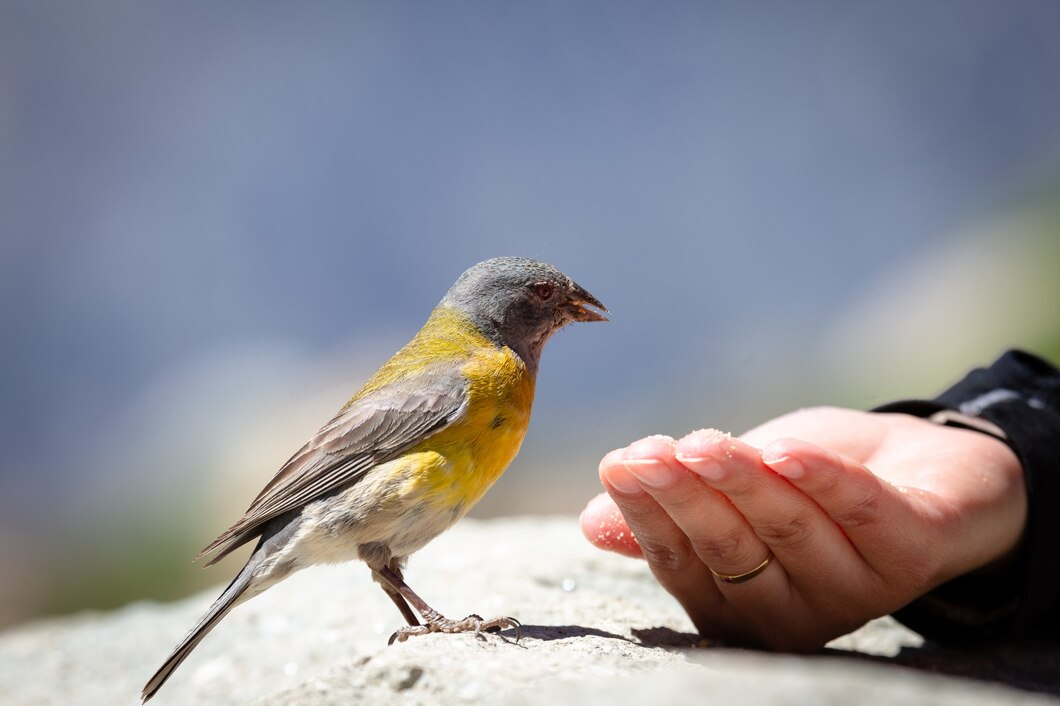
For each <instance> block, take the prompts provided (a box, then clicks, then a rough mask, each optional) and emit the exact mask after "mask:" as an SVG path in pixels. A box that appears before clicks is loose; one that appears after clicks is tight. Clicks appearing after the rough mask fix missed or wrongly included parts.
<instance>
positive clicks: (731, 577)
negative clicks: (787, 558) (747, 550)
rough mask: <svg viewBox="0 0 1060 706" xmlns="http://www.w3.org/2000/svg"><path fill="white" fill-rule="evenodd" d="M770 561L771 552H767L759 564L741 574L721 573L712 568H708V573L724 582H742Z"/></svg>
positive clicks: (761, 569)
mask: <svg viewBox="0 0 1060 706" xmlns="http://www.w3.org/2000/svg"><path fill="white" fill-rule="evenodd" d="M771 561H773V552H769V554H768V555H766V558H765V559H763V560H762V563H761V564H759V565H758V566H756V567H755V568H753V569H751V570H750V571H745V572H743V573H742V574H722V573H719V572H717V571H715V570H714V569H710V573H712V574H714V576H715V578H717V579H718V580H719V581H723V582H724V583H743V582H744V581H750V580H751V579H753V578H754V577H755V576H758V575H759V574H760V573H762V572H763V571H765V570H766V567H767V566H769V562H771ZM707 568H708V569H709V568H710V567H709V566H708V567H707Z"/></svg>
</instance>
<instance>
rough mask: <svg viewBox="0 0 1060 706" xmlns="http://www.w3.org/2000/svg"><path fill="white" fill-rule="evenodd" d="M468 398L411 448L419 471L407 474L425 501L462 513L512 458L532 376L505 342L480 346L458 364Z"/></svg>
mask: <svg viewBox="0 0 1060 706" xmlns="http://www.w3.org/2000/svg"><path fill="white" fill-rule="evenodd" d="M464 374H465V376H466V378H467V380H468V393H467V394H468V401H467V408H466V412H465V414H464V415H463V416H462V418H461V419H459V420H458V421H456V422H455V423H453V424H451V425H450V426H448V427H446V428H445V429H444V430H442V431H441V432H439V433H437V434H435V435H433V436H431V437H430V438H429V439H427V440H425V441H424V442H422V443H421V444H419V445H418V446H416V447H415V448H413V449H411V453H412V454H413V455H414V456H416V457H418V458H417V459H416V463H417V465H419V466H420V468H421V472H420V473H415V474H413V476H412V478H411V480H412V483H413V484H414V485H416V486H417V489H418V490H421V491H425V492H426V500H427V501H428V503H429V504H432V505H434V504H439V505H442V506H444V507H445V508H448V509H450V510H453V509H458V512H457V514H458V515H462V514H463V513H464V512H466V511H467V510H469V509H470V508H471V506H472V505H474V504H475V503H477V502H478V501H479V500H480V499H481V498H482V496H483V495H484V494H485V493H486V491H487V490H489V489H490V487H491V486H492V485H493V483H494V482H496V480H497V479H498V478H500V476H501V474H502V473H504V470H505V469H506V468H507V467H508V464H510V463H511V462H512V459H514V458H515V455H516V454H517V453H518V452H519V447H520V446H521V445H522V443H523V437H524V436H525V435H526V429H527V426H528V425H529V424H530V409H531V406H532V404H533V399H534V381H533V378H532V376H531V375H530V373H529V371H527V369H526V366H525V365H524V364H523V361H522V360H520V359H519V357H518V356H516V355H515V353H514V352H512V350H511V349H509V348H504V349H497V348H495V347H492V346H491V347H486V348H481V349H479V350H477V351H475V353H474V354H473V355H472V356H471V359H470V360H469V361H468V362H467V363H466V364H465V366H464Z"/></svg>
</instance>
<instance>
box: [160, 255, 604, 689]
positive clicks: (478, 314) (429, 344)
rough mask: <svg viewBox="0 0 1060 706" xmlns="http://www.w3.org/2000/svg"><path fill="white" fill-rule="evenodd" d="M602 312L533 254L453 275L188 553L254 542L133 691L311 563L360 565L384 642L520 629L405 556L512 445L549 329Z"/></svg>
mask: <svg viewBox="0 0 1060 706" xmlns="http://www.w3.org/2000/svg"><path fill="white" fill-rule="evenodd" d="M609 313H610V312H608V311H607V309H606V308H605V307H604V306H603V304H601V303H600V302H599V301H598V300H597V299H596V298H595V297H593V296H592V295H591V294H589V293H588V292H587V291H586V290H585V289H583V288H582V287H580V286H579V285H578V284H576V283H575V282H574V281H573V280H572V279H571V278H569V277H568V276H566V275H565V274H563V273H562V272H560V271H559V270H558V269H556V268H555V267H553V266H552V265H549V264H546V263H544V262H540V261H537V260H532V259H528V258H521V257H499V258H493V259H489V260H485V261H483V262H480V263H478V264H476V265H474V266H472V267H471V268H469V269H468V270H466V271H465V272H464V273H463V274H461V275H460V276H459V278H457V280H456V282H455V283H454V284H453V286H452V287H451V288H450V289H449V291H448V292H447V293H446V294H445V296H444V297H443V298H442V300H441V301H440V302H439V303H438V305H437V306H436V307H435V308H434V310H433V311H432V312H431V314H430V316H429V317H428V319H427V322H426V323H425V324H424V325H423V327H422V328H421V329H420V330H419V332H417V333H416V335H415V336H414V337H413V338H412V339H411V340H410V341H409V342H408V343H407V344H406V345H405V346H404V347H403V348H401V349H400V350H399V351H398V352H397V353H395V354H394V355H393V356H392V357H391V358H390V359H389V360H388V361H386V363H384V364H383V366H382V367H381V368H379V370H378V371H376V373H375V374H374V375H373V376H372V377H370V378H369V379H368V381H367V382H366V383H365V384H364V386H363V387H361V389H360V391H358V392H357V393H356V394H355V395H354V396H353V397H352V398H351V399H350V400H349V401H348V402H347V403H346V404H345V405H344V406H343V407H342V408H341V409H340V410H339V412H338V413H337V414H336V415H335V416H334V417H333V418H332V419H331V420H330V421H329V422H328V423H327V424H325V425H324V426H323V427H321V429H320V430H319V431H318V432H317V433H316V434H314V435H313V436H312V437H311V438H310V439H309V441H308V442H306V444H305V445H304V446H302V447H301V448H300V449H299V450H298V451H297V452H296V453H295V454H294V455H293V456H291V458H290V459H289V460H288V461H287V462H286V463H285V464H283V466H282V467H281V468H280V469H279V471H277V472H276V474H275V476H274V477H273V478H272V479H271V480H270V481H269V482H268V483H267V484H266V485H265V487H264V488H263V489H262V490H261V492H260V493H259V494H258V496H257V497H256V498H254V500H253V502H252V503H251V504H250V507H249V508H248V509H247V511H246V512H245V513H244V514H243V516H242V517H241V518H240V519H239V520H238V521H237V522H236V523H235V524H233V525H232V526H231V527H230V528H229V529H227V530H226V531H225V532H223V533H222V534H221V535H220V536H219V537H217V539H215V540H214V541H213V542H211V543H210V544H209V545H208V546H207V547H206V548H205V549H203V550H202V551H201V552H200V553H199V555H198V556H196V560H199V559H202V558H205V557H210V558H209V560H208V561H207V562H206V564H205V566H210V565H211V564H214V563H216V562H217V561H218V560H220V559H221V558H223V557H225V556H227V555H228V554H229V553H230V552H231V551H233V550H234V549H236V548H237V547H240V546H242V545H244V544H246V543H248V542H251V541H254V540H256V542H257V543H256V545H255V548H254V551H253V552H252V553H251V554H250V557H249V559H248V560H247V562H246V564H245V565H244V566H243V568H242V569H241V570H240V571H239V573H238V574H237V575H236V576H235V578H234V579H232V582H231V583H230V584H228V587H227V588H226V589H225V590H224V591H222V592H221V595H220V596H218V598H217V599H216V600H215V601H214V603H213V604H212V605H211V606H210V607H209V609H208V610H207V611H206V613H205V614H204V615H203V616H202V617H201V618H200V619H199V621H198V622H197V623H196V624H195V625H194V627H192V629H191V630H190V631H189V632H188V634H187V635H186V636H185V637H184V639H183V640H181V641H180V643H178V644H177V646H176V647H175V648H174V649H173V651H172V652H171V653H170V655H169V657H167V658H166V660H165V662H163V664H162V666H161V667H159V669H158V671H156V672H155V674H154V675H153V676H152V677H151V678H150V679H149V680H148V682H147V684H146V685H145V686H144V688H143V691H142V693H141V699H142V701H143V702H146V701H147V700H148V699H150V698H151V697H152V696H154V695H155V693H156V692H157V691H158V689H159V688H160V687H161V686H162V685H163V684H164V683H165V682H166V680H167V679H168V678H169V677H170V675H172V673H173V671H174V670H175V669H176V668H177V667H178V666H180V664H181V663H182V662H183V661H184V660H185V659H186V658H187V656H188V655H189V654H190V653H191V651H192V650H193V649H194V648H195V647H196V646H197V645H198V644H199V643H200V641H201V640H202V639H203V638H204V637H205V636H206V635H207V633H209V632H210V631H211V630H212V629H213V628H214V627H216V625H217V624H218V622H219V621H220V620H221V619H222V618H224V617H225V616H226V615H227V614H228V613H229V611H231V610H232V609H233V608H234V607H236V606H237V605H239V604H241V603H243V602H244V601H246V600H248V599H250V598H252V597H253V596H256V595H258V594H260V593H261V592H262V591H264V590H266V589H268V588H270V587H271V586H274V585H275V584H277V583H278V582H280V581H282V580H283V579H284V578H286V577H288V576H290V575H291V574H293V573H294V572H296V571H298V570H300V569H302V568H305V567H307V566H311V565H314V564H330V563H339V562H347V561H354V560H360V561H363V562H364V563H365V564H367V565H368V568H369V569H370V570H371V573H372V577H373V579H374V580H375V581H376V582H377V583H378V584H379V585H380V586H381V587H382V589H383V591H385V592H386V594H387V596H389V597H390V599H391V600H392V601H393V602H394V604H395V605H396V606H397V608H398V610H399V611H400V612H401V615H402V617H403V618H404V620H405V621H406V622H407V623H408V624H407V625H406V626H402V627H401V628H399V629H398V630H397V632H395V633H394V635H393V636H392V637H391V638H390V642H391V643H393V642H394V641H395V640H397V641H404V640H406V639H408V638H409V637H413V636H416V635H423V634H427V633H433V632H443V633H456V632H473V633H475V634H476V635H478V636H481V633H482V632H484V631H489V632H493V631H497V630H501V629H506V628H513V627H515V628H516V629H517V626H518V622H517V621H515V620H514V619H512V618H494V619H492V620H483V619H482V618H481V617H479V616H478V615H474V614H472V615H469V616H468V617H466V618H464V619H463V620H451V619H448V618H446V617H445V616H443V615H442V614H441V613H439V612H438V611H436V610H434V609H433V608H431V607H430V605H428V604H427V603H426V602H425V601H424V600H423V599H422V598H420V597H419V596H418V595H417V594H416V593H415V592H413V590H412V589H411V588H410V587H409V586H408V584H407V583H405V580H404V576H403V569H404V567H405V564H406V561H407V559H408V557H409V555H411V554H412V553H413V552H415V551H417V550H419V549H421V548H422V547H423V546H424V545H426V544H427V543H428V542H430V541H431V540H432V539H434V538H435V537H436V536H438V535H439V534H440V533H442V532H443V531H445V530H446V529H448V528H449V527H451V526H452V525H453V524H454V523H455V522H456V521H457V520H459V519H460V518H461V517H463V516H464V514H466V513H467V511H468V510H469V509H470V508H471V507H472V506H473V505H474V504H475V503H476V502H478V500H480V499H481V498H482V496H483V495H484V494H485V493H486V491H487V490H488V489H489V488H490V487H491V486H492V485H493V483H494V482H495V481H496V480H497V479H498V478H499V477H500V476H501V474H502V473H503V472H504V470H505V469H506V468H507V467H508V465H509V464H510V463H511V461H512V460H513V459H514V458H515V455H516V454H517V453H518V451H519V447H520V446H521V444H522V441H523V438H524V436H525V434H526V430H527V426H528V425H529V422H530V410H531V407H532V404H533V399H534V388H535V382H536V379H537V372H538V365H539V362H540V359H541V351H542V348H543V347H544V345H545V342H546V341H547V340H548V339H549V337H550V336H551V335H552V334H553V333H555V332H556V331H558V330H559V329H561V328H562V327H564V326H565V325H567V324H569V323H571V322H587V321H607V320H608V319H607V316H605V314H609ZM211 555H212V556H211ZM413 608H415V612H414V611H413ZM417 613H418V614H419V616H418V617H417ZM420 619H422V621H423V622H422V624H421V623H420Z"/></svg>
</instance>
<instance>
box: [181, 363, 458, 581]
mask: <svg viewBox="0 0 1060 706" xmlns="http://www.w3.org/2000/svg"><path fill="white" fill-rule="evenodd" d="M459 367H460V366H455V365H452V363H451V361H450V362H449V364H448V365H446V364H444V363H440V364H437V365H434V366H431V368H428V369H427V370H421V371H419V372H418V374H416V375H414V376H408V377H401V378H398V379H396V380H391V381H390V382H388V384H387V385H385V386H384V387H382V388H380V389H378V390H374V391H371V392H369V393H367V394H364V395H362V396H360V397H358V398H357V399H356V400H354V401H353V402H352V403H351V404H349V405H348V406H346V407H344V408H343V409H342V410H341V411H340V412H339V413H338V414H337V415H335V418H334V419H332V420H331V421H330V422H328V423H327V424H325V425H324V427H322V428H321V429H320V431H318V432H317V433H316V434H315V435H314V436H313V438H311V439H310V440H309V441H308V442H306V444H305V446H303V447H302V448H301V449H300V450H299V451H298V452H297V453H296V454H295V455H294V456H292V457H291V458H290V460H289V461H287V463H285V464H284V465H283V467H282V468H281V469H280V470H279V471H278V472H277V473H276V475H275V476H274V477H273V479H272V480H271V481H269V483H268V485H266V486H265V487H264V488H263V489H262V491H261V493H259V494H258V497H256V498H255V499H254V502H252V503H251V504H250V507H249V508H247V511H246V512H245V513H244V514H243V517H241V518H240V519H239V521H238V522H236V523H235V524H234V525H232V526H231V527H230V528H228V529H227V530H226V531H225V532H224V533H223V534H222V535H221V536H220V537H218V538H217V539H215V540H214V541H213V542H211V543H210V545H209V546H208V547H206V548H205V549H203V550H202V551H201V552H199V555H198V556H197V557H196V559H199V558H201V557H203V556H205V555H207V554H210V553H211V552H214V551H216V552H218V553H217V554H216V555H215V556H214V557H213V558H211V559H210V561H209V562H207V564H206V565H207V566H209V565H210V564H213V563H214V562H216V561H218V560H220V559H221V558H222V557H224V556H225V555H227V554H228V553H229V552H230V551H232V550H233V549H235V548H237V547H239V546H241V545H242V544H244V543H246V542H248V541H250V540H251V539H253V538H255V537H257V536H258V535H259V534H261V531H262V525H263V524H264V523H265V522H268V521H269V520H271V519H273V518H274V517H277V516H279V515H282V514H283V513H285V512H289V511H291V510H295V509H297V508H300V507H302V506H304V505H305V504H306V503H309V502H311V501H313V500H315V499H317V498H320V497H322V496H325V495H327V494H329V493H332V492H334V491H336V490H339V489H340V488H343V487H346V486H349V485H351V484H352V483H355V482H356V481H357V480H359V478H360V477H361V476H363V475H364V473H365V472H366V471H368V470H369V469H371V468H372V467H373V466H376V465H378V464H380V463H385V462H386V461H389V460H391V459H393V458H395V457H396V456H398V455H399V454H401V453H402V452H403V451H405V450H407V449H409V448H411V447H413V446H415V445H416V444H418V443H419V442H421V441H423V440H424V439H426V438H427V437H428V436H430V435H431V434H434V433H435V432H437V431H439V430H441V429H444V428H445V427H446V426H448V425H449V424H451V423H452V422H453V421H454V420H456V419H458V418H459V417H460V416H461V415H462V413H463V411H464V405H465V403H466V402H467V382H466V380H465V378H464V377H463V375H462V373H461V371H460V369H459Z"/></svg>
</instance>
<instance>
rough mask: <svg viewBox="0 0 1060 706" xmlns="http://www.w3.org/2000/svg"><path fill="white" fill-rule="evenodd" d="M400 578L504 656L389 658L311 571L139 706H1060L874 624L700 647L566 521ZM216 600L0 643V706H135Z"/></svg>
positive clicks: (355, 590)
mask: <svg viewBox="0 0 1060 706" xmlns="http://www.w3.org/2000/svg"><path fill="white" fill-rule="evenodd" d="M406 577H407V579H408V581H409V583H410V585H412V586H413V588H415V589H416V590H417V591H418V592H419V593H420V594H421V595H423V596H424V598H425V599H426V600H427V601H428V602H430V603H432V604H433V605H434V606H435V607H436V608H438V609H439V610H441V611H442V612H443V613H446V614H447V615H449V616H450V617H463V615H465V614H467V613H469V612H477V613H480V614H482V615H483V616H486V617H492V616H495V615H514V616H516V617H518V618H519V619H520V620H522V621H523V623H524V627H523V629H522V634H521V637H520V639H519V641H518V642H515V641H514V640H513V639H512V633H511V632H510V631H506V632H505V633H503V634H502V635H501V636H489V637H487V638H486V639H476V638H475V637H473V636H471V635H431V636H426V637H421V638H415V639H412V640H410V641H408V642H406V643H401V644H396V645H394V646H390V647H388V646H387V644H386V643H387V638H388V636H389V635H390V633H391V632H392V631H393V630H394V628H395V627H397V626H398V625H399V624H400V622H401V620H400V616H399V614H398V612H397V611H396V610H395V609H394V606H393V605H392V604H391V603H390V601H389V599H387V598H386V596H385V595H384V594H383V592H382V591H380V590H379V588H378V587H377V586H376V585H375V584H374V583H373V582H372V581H371V580H370V578H369V575H368V572H367V570H366V569H365V568H364V567H363V566H362V565H358V564H351V565H346V566H342V567H323V568H315V569H310V570H307V571H303V572H302V573H301V574H299V575H297V576H294V577H293V578H291V579H289V580H288V581H286V582H285V583H283V584H281V585H279V586H277V587H275V588H273V589H271V590H270V591H268V592H266V593H265V594H263V595H261V596H259V597H257V598H255V599H253V600H252V601H250V602H249V603H247V604H245V605H244V606H241V607H240V608H238V609H236V610H235V611H234V612H233V613H232V614H230V615H229V616H228V617H227V618H225V620H224V621H223V622H222V623H221V624H220V626H219V627H218V628H217V629H216V630H214V632H213V633H211V634H210V636H209V637H208V638H207V639H206V640H205V641H204V642H203V643H202V644H201V645H200V646H199V648H198V649H197V650H196V651H195V652H194V653H193V654H192V656H191V657H189V658H188V660H187V661H186V662H185V663H184V665H183V666H182V667H181V668H180V669H179V670H178V671H177V672H176V673H175V675H174V676H173V678H172V679H171V680H170V681H169V683H167V684H166V685H165V686H164V687H163V688H162V690H161V691H160V692H159V694H158V696H157V697H156V698H155V699H154V700H153V701H152V704H158V705H159V706H166V705H167V704H255V705H257V706H280V705H293V706H299V705H305V706H325V705H329V704H335V705H338V704H343V705H347V704H373V705H377V704H400V705H413V704H424V705H426V704H432V705H433V704H443V705H445V704H468V705H473V704H495V703H510V704H518V705H522V706H544V705H545V704H548V705H553V704H563V703H572V704H574V703H576V704H584V705H588V706H593V705H595V704H600V705H601V706H603V705H605V704H606V705H607V706H615V704H639V703H648V702H654V703H680V702H681V701H682V700H685V699H694V700H696V701H705V700H707V699H709V700H710V701H711V702H713V703H741V704H767V703H768V704H776V703H815V704H837V705H838V704H844V705H845V704H849V703H850V702H851V694H857V700H858V702H859V706H875V705H884V704H896V705H897V704H909V703H917V704H961V705H962V706H969V705H971V706H975V705H976V704H984V705H985V704H999V703H1006V704H1009V703H1020V704H1053V705H1054V706H1058V705H1060V698H1058V695H1060V649H1058V648H1056V647H1051V646H1043V645H1026V644H1023V645H997V646H992V647H990V648H989V649H980V650H974V651H973V650H945V649H942V648H935V647H929V646H924V645H923V641H922V640H921V639H920V638H919V637H918V636H917V635H915V634H914V633H912V632H910V631H908V630H906V629H905V628H903V627H901V626H899V625H898V624H897V623H895V622H894V621H892V620H889V619H883V620H878V621H874V622H872V623H870V624H869V625H867V626H865V627H863V628H862V629H861V630H859V631H857V632H855V633H852V634H851V635H848V636H845V637H843V638H840V639H839V640H837V641H835V642H834V643H832V645H831V646H830V648H829V649H828V650H826V651H825V652H824V653H823V654H820V655H813V656H806V657H796V656H788V655H775V654H767V653H761V652H754V651H747V650H737V649H731V648H725V647H721V646H717V645H709V644H706V643H705V642H703V641H701V640H699V639H698V637H697V636H696V635H695V634H694V631H693V629H692V625H691V624H690V622H689V621H688V619H687V618H686V617H685V615H684V613H683V612H682V611H681V610H680V609H679V607H678V606H677V604H676V603H675V602H674V601H673V600H672V599H670V598H669V597H668V596H667V595H666V594H665V593H664V592H663V591H662V590H661V589H660V588H659V587H658V585H657V584H656V583H655V582H654V581H653V580H652V578H651V575H650V573H649V572H648V571H647V569H646V568H645V566H644V565H643V563H641V562H637V561H632V560H629V559H623V558H621V557H617V556H612V555H608V554H605V553H603V552H599V551H596V550H594V549H592V548H591V547H589V545H588V544H587V543H586V542H585V541H584V540H583V539H582V538H581V535H580V533H579V531H578V528H577V524H576V522H575V521H574V520H573V519H571V518H560V519H555V518H547V519H546V518H525V519H506V520H494V521H488V522H479V521H472V520H465V521H463V522H462V523H460V524H459V525H458V526H457V527H456V528H455V529H453V530H452V531H450V532H449V533H448V534H446V535H444V536H443V537H441V538H439V539H438V540H436V541H435V542H434V543H432V544H431V545H430V546H428V547H427V548H426V549H424V550H423V551H422V552H421V553H420V554H418V555H417V556H416V557H414V558H413V561H412V563H411V566H410V567H409V570H408V571H407V572H406ZM218 590H219V588H218ZM214 595H215V594H214V592H210V593H208V594H201V595H198V596H193V597H191V598H188V599H186V600H184V601H181V602H178V603H174V604H170V605H157V604H147V603H141V604H136V605H131V606H128V607H126V608H123V609H121V610H118V611H115V612H113V613H109V614H81V615H78V616H73V617H68V618H62V619H54V620H48V621H41V622H36V623H32V624H28V625H24V626H20V627H17V628H14V629H11V630H9V631H7V632H6V633H3V634H0V703H2V704H11V705H18V706H37V705H43V704H135V703H138V696H139V691H140V687H141V686H142V685H143V683H144V682H145V681H146V680H147V678H148V677H149V676H150V675H151V673H152V672H153V671H154V669H155V668H156V667H157V666H158V665H159V664H160V663H161V661H162V660H163V658H164V657H165V656H166V655H167V654H168V652H169V649H170V648H171V647H172V646H173V645H174V644H175V643H176V642H177V641H178V640H179V639H180V638H181V637H182V636H183V635H184V633H185V631H186V630H187V629H188V628H189V627H190V626H191V625H192V624H193V623H194V621H195V619H196V618H197V617H198V615H199V614H200V613H201V612H202V611H203V610H205V608H206V606H207V605H209V603H210V602H211V601H212V600H213V598H214ZM942 673H945V674H950V675H956V676H945V675H944V674H942Z"/></svg>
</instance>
